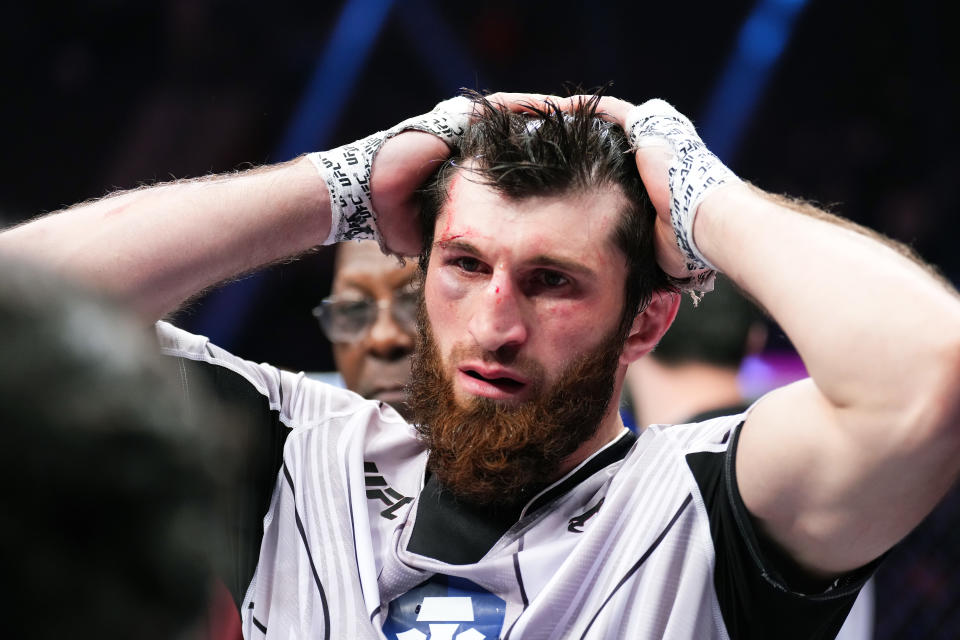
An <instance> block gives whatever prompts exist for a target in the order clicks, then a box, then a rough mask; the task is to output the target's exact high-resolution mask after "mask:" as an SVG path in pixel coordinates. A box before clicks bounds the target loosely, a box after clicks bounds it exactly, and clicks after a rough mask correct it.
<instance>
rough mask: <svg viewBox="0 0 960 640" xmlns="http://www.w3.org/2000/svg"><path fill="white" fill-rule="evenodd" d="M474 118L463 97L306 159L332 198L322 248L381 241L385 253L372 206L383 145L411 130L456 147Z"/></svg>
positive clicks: (470, 103) (468, 104)
mask: <svg viewBox="0 0 960 640" xmlns="http://www.w3.org/2000/svg"><path fill="white" fill-rule="evenodd" d="M472 112H473V102H472V101H471V100H470V99H469V98H466V97H463V96H458V97H456V98H451V99H450V100H444V101H443V102H441V103H440V104H438V105H437V106H436V107H434V108H433V111H431V112H430V113H427V114H424V115H422V116H416V117H413V118H409V119H407V120H404V121H403V122H401V123H400V124H398V125H396V126H395V127H393V128H391V129H388V130H387V131H378V132H377V133H374V134H373V135H370V136H367V137H366V138H364V139H362V140H358V141H357V142H353V143H350V144H346V145H343V146H342V147H337V148H336V149H331V150H330V151H318V152H315V153H311V154H309V155H308V156H307V157H308V158H310V160H311V161H312V162H313V165H314V166H315V167H316V168H317V171H318V172H320V175H321V176H322V177H323V179H324V180H325V181H326V183H327V189H328V190H329V192H330V218H331V219H330V235H329V236H328V237H327V239H326V240H324V241H323V244H333V243H335V242H341V241H343V240H376V241H377V242H379V243H380V248H381V249H382V248H383V242H382V240H381V238H380V234H379V233H378V231H377V214H376V212H374V210H373V206H372V204H371V201H370V171H371V168H372V167H373V159H374V157H375V156H376V155H377V152H378V151H379V150H380V147H381V145H383V143H384V142H386V141H387V140H389V139H390V138H392V137H393V136H395V135H397V134H399V133H402V132H404V131H409V130H411V129H415V130H417V131H425V132H427V133H432V134H433V135H435V136H437V137H438V138H440V139H441V140H443V141H444V142H446V143H447V144H448V145H453V143H454V142H456V140H457V139H459V138H460V137H461V136H463V134H464V132H465V131H466V128H467V125H468V124H469V123H470V116H471V114H472Z"/></svg>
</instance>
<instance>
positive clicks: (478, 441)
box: [408, 307, 625, 506]
mask: <svg viewBox="0 0 960 640" xmlns="http://www.w3.org/2000/svg"><path fill="white" fill-rule="evenodd" d="M425 316H426V314H425V313H423V310H422V307H421V314H420V320H421V321H420V323H419V339H418V341H417V346H416V349H415V350H414V354H413V358H412V365H411V366H412V372H411V382H410V386H409V387H408V404H409V408H410V412H411V415H412V416H413V422H414V424H416V425H417V432H418V433H419V435H420V439H421V441H422V442H423V443H424V444H425V445H426V447H427V448H428V449H429V450H430V456H429V459H428V462H427V468H428V469H429V470H430V472H431V473H434V474H436V475H437V477H438V479H439V481H440V484H441V486H442V487H444V488H446V489H448V490H449V491H451V492H452V493H453V494H454V495H455V496H456V497H457V498H458V499H460V500H463V501H465V502H468V503H472V504H480V505H496V506H512V505H516V504H518V503H520V502H524V501H526V500H529V499H530V498H531V497H532V496H533V495H534V494H535V493H537V492H538V491H539V490H540V489H542V488H544V487H546V486H547V485H548V484H550V483H551V482H552V481H554V480H556V479H557V476H558V475H559V468H560V465H561V464H562V462H563V461H564V459H566V458H567V457H568V456H570V455H571V454H572V453H573V452H574V451H576V450H577V448H578V447H580V445H581V444H583V443H584V442H586V441H587V440H589V439H590V438H591V437H592V436H593V435H594V434H595V433H596V430H597V427H598V426H599V424H600V420H601V418H602V417H603V415H604V414H605V413H606V411H607V407H608V406H609V404H610V399H611V397H612V396H613V389H614V381H615V377H616V371H617V364H618V361H619V356H620V352H621V350H622V348H623V344H624V338H625V336H624V333H625V332H624V331H621V330H614V331H612V332H611V333H610V334H609V335H608V336H606V337H605V339H604V340H603V341H602V342H601V343H600V344H599V345H598V346H597V347H595V348H594V349H593V350H591V351H589V352H587V353H585V354H584V355H582V356H581V357H579V358H578V359H577V360H576V361H574V362H573V363H571V364H570V365H568V366H567V367H566V368H565V369H564V371H563V372H562V373H561V375H560V377H559V378H558V379H557V382H556V383H554V384H553V385H552V386H551V387H549V388H546V389H544V388H542V383H541V384H540V385H538V386H537V387H536V388H535V389H534V393H533V396H532V398H531V399H530V400H528V401H527V402H524V403H523V404H520V405H515V406H508V405H504V404H502V403H499V402H497V401H495V400H492V399H490V398H483V397H474V398H471V399H470V401H469V403H468V404H467V405H466V406H461V405H460V404H459V403H458V402H457V399H456V397H455V396H454V391H453V382H452V380H451V377H450V376H449V375H448V374H447V373H446V372H445V371H444V369H443V365H442V359H441V358H440V354H439V351H438V349H437V346H436V342H435V340H434V338H433V332H432V331H431V328H430V326H429V321H428V320H427V319H426V317H425ZM468 355H469V356H472V357H477V358H482V359H484V360H486V361H488V362H497V363H499V364H509V365H510V366H513V367H516V368H517V369H519V370H522V371H523V372H524V374H525V375H527V376H528V379H530V380H534V381H542V380H543V379H544V375H543V368H542V367H541V366H540V365H539V364H538V363H533V362H529V361H525V360H523V359H522V358H517V357H509V358H505V357H498V356H497V355H496V354H493V353H485V352H480V351H479V350H472V351H471V350H468V349H466V348H462V347H461V348H457V347H455V348H454V350H453V353H451V362H456V361H459V360H461V359H462V357H464V356H468ZM531 384H537V383H536V382H532V383H531Z"/></svg>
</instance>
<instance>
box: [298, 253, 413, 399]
mask: <svg viewBox="0 0 960 640" xmlns="http://www.w3.org/2000/svg"><path fill="white" fill-rule="evenodd" d="M416 271H417V265H416V263H415V262H412V261H411V262H407V264H406V265H405V266H401V265H400V263H399V262H398V260H397V259H396V258H393V257H389V256H385V255H383V254H382V253H381V252H380V248H379V247H378V246H377V243H375V242H359V243H357V242H349V243H343V244H341V245H340V246H339V247H338V250H337V260H336V267H335V272H334V278H333V287H332V291H331V295H330V297H329V298H327V299H326V300H324V302H323V303H322V304H321V306H320V307H317V310H316V311H315V313H316V315H317V316H318V317H319V319H320V323H321V325H322V326H323V328H324V331H325V333H326V334H327V337H328V338H330V341H331V342H332V343H333V357H334V360H335V362H336V365H337V370H338V371H339V372H340V375H341V376H342V377H343V381H344V384H346V386H347V388H348V389H350V390H352V391H355V392H356V393H359V394H360V395H362V396H364V397H365V398H370V399H375V400H381V401H383V402H386V403H388V404H390V405H391V406H393V407H394V408H395V409H397V410H398V411H399V412H400V413H401V414H404V413H405V411H406V405H405V404H404V385H406V384H407V382H408V381H409V379H410V354H411V353H412V351H413V345H414V335H415V332H416V329H415V322H416V296H415V294H414V292H413V281H414V278H415V276H416Z"/></svg>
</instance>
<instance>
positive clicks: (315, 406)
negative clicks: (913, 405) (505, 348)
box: [156, 321, 405, 428]
mask: <svg viewBox="0 0 960 640" xmlns="http://www.w3.org/2000/svg"><path fill="white" fill-rule="evenodd" d="M156 332H157V339H158V341H159V344H160V351H161V353H163V354H164V355H166V356H171V357H173V358H175V359H176V360H177V369H178V375H179V377H180V382H181V385H182V386H184V392H185V393H189V385H190V383H191V381H192V380H201V379H202V380H203V381H202V382H201V383H200V384H203V385H207V386H212V387H213V389H214V391H215V392H216V393H217V395H219V396H221V397H222V398H224V399H226V400H228V401H229V400H230V399H231V398H233V397H242V396H250V395H255V396H259V397H260V398H262V399H263V400H264V401H265V402H266V406H267V407H268V408H269V410H270V411H273V412H277V414H278V416H279V419H280V421H281V422H282V423H284V424H286V425H287V426H288V427H290V428H295V427H309V426H315V425H317V424H321V423H322V424H329V423H330V422H331V421H334V420H337V419H348V418H351V417H354V416H356V415H357V414H364V413H367V414H370V416H371V418H370V420H371V421H373V422H377V421H382V422H387V423H391V424H392V423H403V424H405V422H404V421H403V419H402V418H401V417H400V416H399V414H397V413H396V412H395V411H394V410H393V409H392V408H390V407H389V406H387V405H385V404H383V403H381V402H377V401H374V400H367V399H365V398H363V397H362V396H360V395H358V394H356V393H354V392H352V391H350V390H348V389H344V388H341V387H338V386H336V385H331V384H327V383H326V382H323V381H320V380H317V379H313V378H311V377H309V376H307V375H306V374H304V373H303V372H293V371H286V370H283V369H280V368H278V367H275V366H273V365H271V364H268V363H265V362H259V363H258V362H253V361H251V360H245V359H243V358H240V357H238V356H236V355H234V354H232V353H230V352H229V351H227V350H226V349H223V348H221V347H219V346H217V345H215V344H214V343H213V342H211V341H210V340H209V338H207V337H206V336H202V335H195V334H192V333H190V332H188V331H184V330H183V329H180V328H178V327H175V326H174V325H172V324H170V323H168V322H163V321H161V322H158V323H157V324H156Z"/></svg>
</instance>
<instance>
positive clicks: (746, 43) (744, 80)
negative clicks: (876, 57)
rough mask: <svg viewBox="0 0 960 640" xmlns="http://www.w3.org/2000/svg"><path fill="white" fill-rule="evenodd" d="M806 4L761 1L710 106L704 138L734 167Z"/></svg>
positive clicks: (746, 24) (795, 0)
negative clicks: (750, 121)
mask: <svg viewBox="0 0 960 640" xmlns="http://www.w3.org/2000/svg"><path fill="white" fill-rule="evenodd" d="M806 4H807V2H806V0H759V2H758V3H757V5H756V6H755V7H754V8H753V11H751V13H750V15H749V16H747V19H746V20H744V22H743V26H742V27H741V28H740V33H739V35H738V36H737V44H736V48H735V49H734V52H733V54H732V55H731V56H730V59H729V60H728V61H727V66H726V69H724V71H723V73H722V74H721V75H720V80H719V81H718V82H717V85H716V87H715V88H714V90H713V94H712V95H711V96H710V100H709V101H708V103H707V108H706V110H705V111H704V117H703V120H702V121H701V122H700V123H699V126H698V128H699V130H700V135H701V137H702V138H703V140H704V142H706V143H707V146H708V147H709V148H710V150H711V151H713V152H714V153H715V154H717V156H719V158H720V159H721V160H723V161H724V163H726V164H727V165H728V166H730V165H732V164H733V160H734V156H735V155H736V153H737V150H738V148H739V146H740V139H741V138H742V136H743V129H744V127H745V126H746V123H747V122H748V121H749V120H750V118H751V117H752V115H753V112H754V110H755V109H756V106H757V102H758V101H759V99H760V96H761V95H762V94H763V90H764V88H765V87H766V85H767V81H768V80H769V78H770V74H771V72H772V71H773V69H774V67H775V66H776V64H777V61H778V60H779V59H780V55H781V54H782V53H783V50H784V49H785V48H786V45H787V42H788V40H789V39H790V35H791V32H792V30H793V25H794V22H795V21H796V18H797V16H798V15H799V13H800V10H801V9H803V7H804V6H805V5H806Z"/></svg>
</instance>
